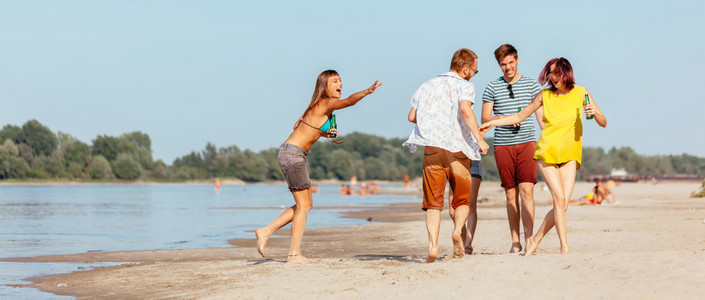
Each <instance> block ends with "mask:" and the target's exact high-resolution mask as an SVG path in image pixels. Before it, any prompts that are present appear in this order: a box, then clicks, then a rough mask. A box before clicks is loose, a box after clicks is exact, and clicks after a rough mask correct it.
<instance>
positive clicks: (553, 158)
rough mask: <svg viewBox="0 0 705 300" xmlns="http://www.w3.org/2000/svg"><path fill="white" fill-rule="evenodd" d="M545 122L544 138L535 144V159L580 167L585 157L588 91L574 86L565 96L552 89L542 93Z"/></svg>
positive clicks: (542, 133)
mask: <svg viewBox="0 0 705 300" xmlns="http://www.w3.org/2000/svg"><path fill="white" fill-rule="evenodd" d="M541 96H542V97H543V122H544V123H545V125H544V127H543V131H542V132H541V137H540V138H539V140H538V142H537V143H536V151H535V152H534V159H540V160H542V161H544V162H545V163H549V164H562V163H566V162H569V161H571V160H574V161H576V162H577V163H578V168H580V164H581V159H582V155H583V100H584V99H585V88H584V87H580V86H574V87H573V90H572V91H570V92H569V93H568V94H565V95H558V94H556V93H555V92H553V91H551V90H550V89H544V90H542V91H541Z"/></svg>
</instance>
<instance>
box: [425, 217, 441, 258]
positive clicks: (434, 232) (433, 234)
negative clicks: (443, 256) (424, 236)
mask: <svg viewBox="0 0 705 300" xmlns="http://www.w3.org/2000/svg"><path fill="white" fill-rule="evenodd" d="M440 229H441V211H440V210H438V209H427V210H426V230H428V257H426V262H427V263H432V262H434V261H436V257H438V233H439V232H440Z"/></svg>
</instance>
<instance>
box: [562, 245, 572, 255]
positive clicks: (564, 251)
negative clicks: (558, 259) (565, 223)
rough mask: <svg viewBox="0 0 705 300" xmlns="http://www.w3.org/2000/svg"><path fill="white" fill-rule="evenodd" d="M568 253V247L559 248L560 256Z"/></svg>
mask: <svg viewBox="0 0 705 300" xmlns="http://www.w3.org/2000/svg"><path fill="white" fill-rule="evenodd" d="M569 252H570V251H568V246H565V247H561V254H562V255H568V253H569Z"/></svg>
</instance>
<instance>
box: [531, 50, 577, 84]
mask: <svg viewBox="0 0 705 300" xmlns="http://www.w3.org/2000/svg"><path fill="white" fill-rule="evenodd" d="M553 64H556V69H555V70H554V71H558V73H560V74H561V77H562V79H563V80H564V81H565V87H566V88H567V89H568V90H572V89H573V87H574V86H575V75H573V66H571V65H570V62H569V61H568V60H567V59H565V58H564V57H560V58H554V59H551V60H549V61H548V63H546V66H545V67H543V70H542V71H541V74H539V84H541V85H545V84H548V85H549V86H550V87H551V90H552V91H555V90H556V87H555V86H554V85H553V82H551V80H550V79H551V66H552V65H553Z"/></svg>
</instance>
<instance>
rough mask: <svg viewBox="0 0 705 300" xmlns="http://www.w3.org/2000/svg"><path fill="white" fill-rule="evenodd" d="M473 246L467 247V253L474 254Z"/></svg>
mask: <svg viewBox="0 0 705 300" xmlns="http://www.w3.org/2000/svg"><path fill="white" fill-rule="evenodd" d="M472 250H473V249H472V246H467V247H465V254H467V255H470V254H472Z"/></svg>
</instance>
